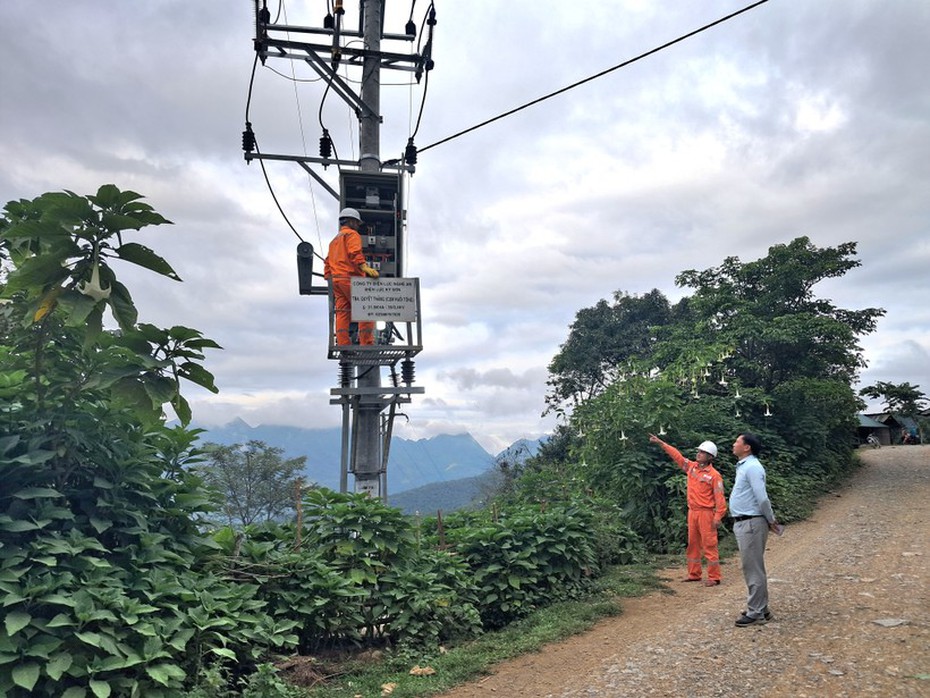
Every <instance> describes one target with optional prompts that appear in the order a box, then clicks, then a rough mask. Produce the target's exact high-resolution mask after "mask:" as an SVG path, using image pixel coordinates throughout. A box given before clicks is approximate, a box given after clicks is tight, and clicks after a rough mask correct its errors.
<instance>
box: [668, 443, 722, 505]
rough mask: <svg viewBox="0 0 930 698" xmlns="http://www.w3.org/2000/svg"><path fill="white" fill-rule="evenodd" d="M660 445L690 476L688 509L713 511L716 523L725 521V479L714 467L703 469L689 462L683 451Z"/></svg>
mask: <svg viewBox="0 0 930 698" xmlns="http://www.w3.org/2000/svg"><path fill="white" fill-rule="evenodd" d="M659 445H660V446H662V448H663V449H664V451H665V452H666V453H667V454H668V455H669V457H670V458H671V459H672V460H673V461H675V464H676V465H678V467H679V468H681V469H682V470H684V471H685V474H686V475H687V476H688V508H689V509H713V510H714V521H721V520H723V517H724V515H725V514H726V513H727V500H726V497H724V496H723V477H722V476H721V475H720V473H719V472H717V469H716V468H715V467H714V466H712V465H708V466H705V467H703V468H702V467H701V466H700V464H699V463H698V462H697V461H693V460H688V459H687V458H685V457H684V456H683V455H681V451H679V450H678V449H677V448H675V447H674V446H669V445H668V444H667V443H661V444H659Z"/></svg>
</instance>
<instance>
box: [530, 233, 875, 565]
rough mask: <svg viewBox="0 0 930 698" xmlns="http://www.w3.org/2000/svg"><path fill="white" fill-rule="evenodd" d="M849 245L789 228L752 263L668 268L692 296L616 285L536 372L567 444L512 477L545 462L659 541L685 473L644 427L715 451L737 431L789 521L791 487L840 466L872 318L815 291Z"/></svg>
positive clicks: (843, 260)
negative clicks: (761, 454)
mask: <svg viewBox="0 0 930 698" xmlns="http://www.w3.org/2000/svg"><path fill="white" fill-rule="evenodd" d="M855 251H856V244H855V243H853V242H848V243H843V244H840V245H837V246H836V247H824V248H821V247H817V246H816V245H814V244H813V243H811V241H810V240H809V239H808V238H806V237H799V238H797V239H795V240H793V241H791V242H790V243H788V244H778V245H773V246H772V247H770V248H769V250H768V254H767V255H766V256H765V257H763V258H761V259H759V260H756V261H751V262H741V261H740V260H739V258H738V257H735V256H734V257H728V258H726V259H725V260H724V261H723V263H722V264H721V265H720V266H717V267H712V268H710V269H705V270H703V271H697V270H686V271H683V272H681V273H680V274H679V275H678V276H677V278H676V283H677V284H678V285H679V286H682V287H686V288H690V289H693V293H692V294H691V295H690V296H686V297H684V298H683V299H682V300H681V301H679V302H678V303H677V304H676V305H674V306H671V305H670V304H669V302H668V300H667V299H666V298H665V297H664V296H663V295H662V293H661V292H659V291H657V290H653V291H652V292H650V293H649V294H647V295H646V296H643V297H636V296H630V295H628V294H626V293H623V292H617V293H615V294H614V299H615V303H614V304H613V305H611V304H608V303H607V302H606V301H600V302H599V303H598V304H597V305H595V306H594V307H593V308H586V309H583V310H581V311H579V312H578V314H577V316H576V320H575V322H574V323H573V324H572V325H571V327H570V329H569V337H568V340H567V341H566V342H565V344H563V345H562V347H561V348H560V351H559V353H558V354H557V355H556V357H555V358H554V359H553V361H552V363H551V364H550V367H549V368H550V386H551V391H550V394H549V395H548V396H547V402H548V404H549V409H553V408H554V406H558V407H559V408H560V409H562V410H563V411H564V413H565V414H566V416H567V422H566V427H567V429H568V431H569V432H570V433H571V434H572V436H571V437H570V438H569V437H567V435H566V434H564V433H563V434H562V436H561V438H560V439H559V443H560V444H562V445H563V446H564V445H570V447H569V450H568V452H567V454H565V455H564V457H563V459H562V462H561V463H560V464H558V465H557V464H555V463H554V462H553V461H552V459H551V458H549V457H547V458H538V459H536V460H535V461H534V462H531V463H529V464H528V465H527V466H526V467H525V468H524V472H525V473H529V474H530V475H531V473H532V471H533V469H534V468H538V469H545V470H547V472H548V474H549V477H548V479H549V480H550V481H552V482H559V483H562V486H566V487H568V489H572V488H576V489H577V487H582V488H596V489H598V490H600V491H602V492H604V493H609V494H608V496H609V498H612V499H614V500H615V501H618V502H621V503H622V505H623V506H624V507H625V511H626V513H627V516H628V517H629V518H630V521H631V523H632V524H633V525H634V528H635V529H636V530H637V531H638V532H640V533H641V534H642V535H644V536H645V537H646V538H647V539H648V540H651V541H652V542H653V544H654V545H655V546H657V547H659V548H662V547H663V546H666V545H668V544H669V542H670V541H672V540H674V539H675V537H676V536H679V535H681V534H682V533H683V528H682V526H681V525H680V522H681V521H683V516H676V515H675V513H676V512H677V511H678V510H679V509H681V508H682V507H683V497H681V496H679V495H680V494H681V492H682V491H683V487H684V482H683V480H682V479H681V478H680V477H679V475H678V474H677V473H676V472H675V471H673V470H669V469H668V468H667V463H665V462H664V459H663V458H662V456H661V455H660V454H657V453H656V452H655V450H654V448H652V447H650V445H649V443H648V434H649V433H651V432H653V433H659V434H667V436H666V438H667V440H669V441H670V442H671V443H677V444H679V445H680V446H681V447H682V448H687V447H689V446H691V445H694V444H697V443H699V442H700V441H703V440H704V439H711V440H713V441H715V442H717V443H718V445H720V446H721V447H722V448H721V451H722V453H724V454H725V453H726V451H727V449H726V445H728V444H729V443H731V442H732V441H733V439H734V438H735V436H736V435H737V434H738V433H739V432H741V431H754V432H756V433H759V434H761V435H762V437H763V442H764V444H765V447H766V454H767V456H768V458H769V459H770V460H771V461H774V463H773V466H774V467H773V469H772V475H771V477H770V482H771V483H772V488H771V489H772V492H773V498H777V499H778V501H777V503H778V504H780V505H781V507H782V513H783V514H784V515H786V516H787V517H788V518H790V517H791V516H792V515H794V516H796V515H799V513H800V510H801V507H802V505H801V502H804V501H809V500H810V496H809V494H808V496H806V497H805V496H803V494H802V493H800V492H799V488H809V487H810V486H811V484H812V483H814V482H821V483H823V482H826V481H828V480H830V479H831V478H833V477H835V476H837V475H838V474H839V473H840V472H843V471H844V469H845V468H846V467H847V466H848V464H849V463H850V451H851V446H852V443H853V437H854V434H855V424H856V422H855V415H856V412H857V410H858V407H859V400H858V398H857V397H856V394H855V392H854V391H853V389H852V384H853V383H854V381H855V380H856V378H857V376H858V372H859V370H860V369H861V368H862V367H863V366H864V360H863V356H862V349H861V347H860V345H859V338H860V337H861V336H862V335H864V334H867V333H869V332H872V331H874V329H875V326H876V322H877V319H878V318H879V317H881V315H882V314H883V313H884V311H883V310H882V309H880V308H865V309H862V310H849V309H844V308H840V307H837V306H836V305H834V304H833V303H832V302H831V301H829V300H828V299H825V298H820V297H818V296H817V295H815V287H816V285H817V284H818V283H819V282H821V281H823V280H825V279H831V278H837V277H841V276H843V275H844V274H846V273H847V272H849V271H850V270H853V269H855V268H856V267H858V266H859V264H860V262H859V261H858V260H857V259H855V257H854V255H855ZM568 406H570V407H571V408H572V409H571V411H570V412H569V411H568V409H566V407H568ZM550 455H551V454H550ZM721 461H723V465H722V470H723V471H724V474H725V476H726V475H727V474H729V475H732V471H729V473H728V471H727V468H728V467H730V466H728V465H727V464H726V462H725V457H724V458H721ZM530 475H528V478H529V479H528V480H527V481H528V482H529V481H535V482H536V483H537V484H539V482H540V479H539V478H537V479H535V480H533V478H532V477H530ZM542 480H543V481H545V480H546V478H542ZM729 482H730V483H732V477H730V479H729ZM567 483H568V484H567ZM570 483H575V484H570ZM547 487H549V488H552V487H553V485H547ZM517 489H519V488H517ZM805 491H806V490H805ZM793 493H797V494H801V496H789V495H790V494H793ZM786 509H789V510H788V511H785V510H786ZM792 509H793V510H792Z"/></svg>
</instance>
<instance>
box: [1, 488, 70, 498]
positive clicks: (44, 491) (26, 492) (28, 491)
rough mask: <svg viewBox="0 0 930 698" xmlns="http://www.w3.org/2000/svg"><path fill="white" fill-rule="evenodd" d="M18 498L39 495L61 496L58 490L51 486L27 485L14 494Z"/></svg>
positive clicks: (36, 496)
mask: <svg viewBox="0 0 930 698" xmlns="http://www.w3.org/2000/svg"><path fill="white" fill-rule="evenodd" d="M13 496H14V497H16V498H17V499H36V498H38V497H61V496H62V494H61V492H59V491H58V490H55V489H52V488H51V487H25V488H23V489H21V490H19V491H18V492H15V493H14V494H13Z"/></svg>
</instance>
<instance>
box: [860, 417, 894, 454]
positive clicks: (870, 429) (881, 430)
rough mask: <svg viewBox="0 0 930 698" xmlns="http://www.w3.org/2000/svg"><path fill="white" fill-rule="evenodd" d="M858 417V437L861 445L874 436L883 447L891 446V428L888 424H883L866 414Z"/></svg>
mask: <svg viewBox="0 0 930 698" xmlns="http://www.w3.org/2000/svg"><path fill="white" fill-rule="evenodd" d="M858 417H859V428H858V430H857V436H858V438H859V443H860V444H864V443H865V442H866V439H868V438H869V436H873V435H874V436H875V437H876V438H877V439H878V443H880V444H881V445H882V446H890V445H891V428H890V427H889V426H888V425H887V424H883V423H882V422H880V421H878V420H877V419H875V418H874V417H872V416H869V415H865V414H860V415H858Z"/></svg>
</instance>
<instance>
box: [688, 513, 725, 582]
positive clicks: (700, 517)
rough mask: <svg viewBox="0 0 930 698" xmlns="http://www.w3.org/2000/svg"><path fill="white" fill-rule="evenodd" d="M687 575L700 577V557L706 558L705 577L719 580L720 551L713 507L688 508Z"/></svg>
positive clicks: (693, 577)
mask: <svg viewBox="0 0 930 698" xmlns="http://www.w3.org/2000/svg"><path fill="white" fill-rule="evenodd" d="M685 555H686V557H687V558H688V577H690V578H691V579H700V578H701V557H702V556H703V557H704V558H706V559H707V578H708V579H709V580H711V581H720V553H719V551H718V550H717V527H716V526H715V525H714V510H713V509H688V551H687V553H686V554H685Z"/></svg>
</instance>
